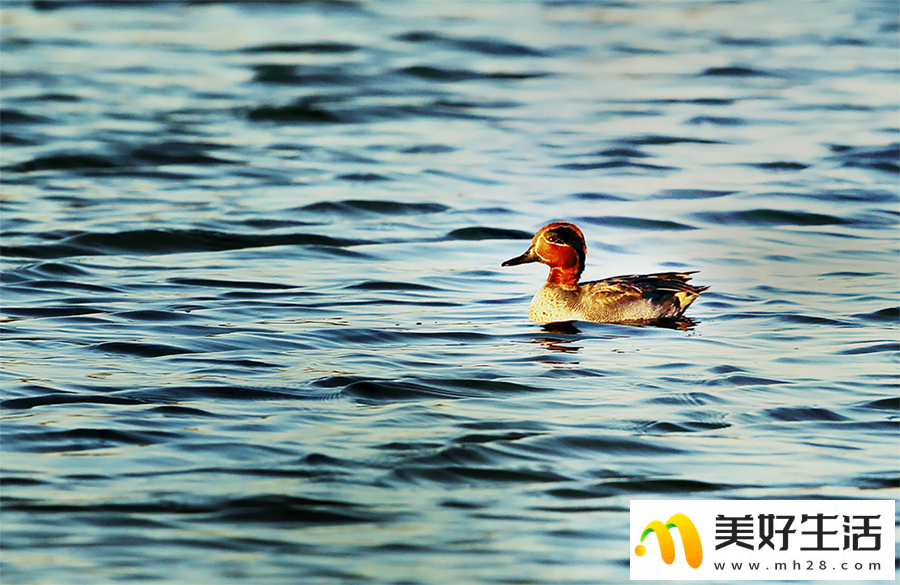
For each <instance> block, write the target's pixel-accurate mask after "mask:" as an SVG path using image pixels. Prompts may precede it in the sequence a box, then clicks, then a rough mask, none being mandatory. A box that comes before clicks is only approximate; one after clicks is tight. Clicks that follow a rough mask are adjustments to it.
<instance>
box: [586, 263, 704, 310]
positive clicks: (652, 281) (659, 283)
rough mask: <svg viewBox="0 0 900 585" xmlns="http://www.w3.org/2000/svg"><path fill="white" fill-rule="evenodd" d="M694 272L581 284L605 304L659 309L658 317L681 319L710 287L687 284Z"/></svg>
mask: <svg viewBox="0 0 900 585" xmlns="http://www.w3.org/2000/svg"><path fill="white" fill-rule="evenodd" d="M694 273H695V272H658V273H656V274H629V275H623V276H613V277H611V278H604V279H603V280H595V281H593V282H585V283H582V285H581V286H582V287H584V289H585V290H586V291H587V293H588V294H589V295H590V296H596V297H603V298H604V299H605V302H606V303H610V304H614V305H626V304H630V303H638V304H640V305H644V306H645V307H647V308H648V309H649V307H648V305H649V306H652V307H654V308H655V309H656V311H653V312H655V313H656V317H658V318H663V317H680V316H681V315H682V313H684V311H685V309H687V308H688V306H689V305H690V304H691V303H692V302H694V299H696V298H697V297H698V296H700V294H701V293H702V292H703V291H705V290H706V289H708V288H709V287H708V286H693V285H691V284H688V281H689V280H690V279H691V275H692V274H694Z"/></svg>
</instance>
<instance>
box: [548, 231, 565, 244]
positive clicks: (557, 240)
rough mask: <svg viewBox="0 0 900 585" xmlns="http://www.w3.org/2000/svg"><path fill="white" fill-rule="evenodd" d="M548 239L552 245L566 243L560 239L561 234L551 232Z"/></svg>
mask: <svg viewBox="0 0 900 585" xmlns="http://www.w3.org/2000/svg"><path fill="white" fill-rule="evenodd" d="M546 239H547V241H548V242H550V243H551V244H564V243H565V242H563V240H562V238H561V237H559V234H555V233H553V232H549V233H548V234H547V236H546Z"/></svg>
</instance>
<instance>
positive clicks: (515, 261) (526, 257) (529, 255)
mask: <svg viewBox="0 0 900 585" xmlns="http://www.w3.org/2000/svg"><path fill="white" fill-rule="evenodd" d="M539 260H540V258H538V257H537V256H536V255H535V253H534V250H533V249H532V248H528V251H527V252H525V253H524V254H522V255H521V256H516V257H515V258H510V259H509V260H507V261H506V262H504V263H503V264H501V265H500V266H504V267H505V266H518V265H519V264H528V263H529V262H538V261H539Z"/></svg>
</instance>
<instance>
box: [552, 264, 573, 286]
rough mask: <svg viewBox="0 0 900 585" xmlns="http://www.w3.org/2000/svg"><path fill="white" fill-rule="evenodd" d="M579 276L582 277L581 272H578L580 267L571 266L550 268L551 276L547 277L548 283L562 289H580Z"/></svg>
mask: <svg viewBox="0 0 900 585" xmlns="http://www.w3.org/2000/svg"><path fill="white" fill-rule="evenodd" d="M579 276H581V271H580V270H578V267H574V266H569V267H566V268H562V267H559V266H553V267H551V268H550V276H548V277H547V283H548V284H555V285H558V286H561V287H562V288H568V289H574V288H578V277H579Z"/></svg>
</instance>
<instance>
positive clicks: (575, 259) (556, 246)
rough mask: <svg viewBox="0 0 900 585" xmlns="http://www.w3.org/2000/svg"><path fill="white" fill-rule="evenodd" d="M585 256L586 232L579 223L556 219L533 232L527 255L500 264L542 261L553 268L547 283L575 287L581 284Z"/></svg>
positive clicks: (514, 264)
mask: <svg viewBox="0 0 900 585" xmlns="http://www.w3.org/2000/svg"><path fill="white" fill-rule="evenodd" d="M586 255H587V245H585V243H584V234H582V233H581V230H580V229H578V226H576V225H574V224H571V223H566V222H564V221H555V222H553V223H548V224H547V225H545V226H544V227H542V228H541V229H540V230H538V232H537V233H536V234H534V238H532V240H531V247H530V248H528V250H527V251H526V252H525V253H524V254H522V255H521V256H516V257H515V258H511V259H509V260H507V261H506V262H504V263H503V264H501V266H516V265H519V264H526V263H528V262H540V263H541V264H546V265H547V266H549V267H550V276H548V277H547V282H549V283H552V284H558V285H560V286H563V287H575V286H578V279H579V278H580V277H581V273H582V271H584V259H585V256H586Z"/></svg>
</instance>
